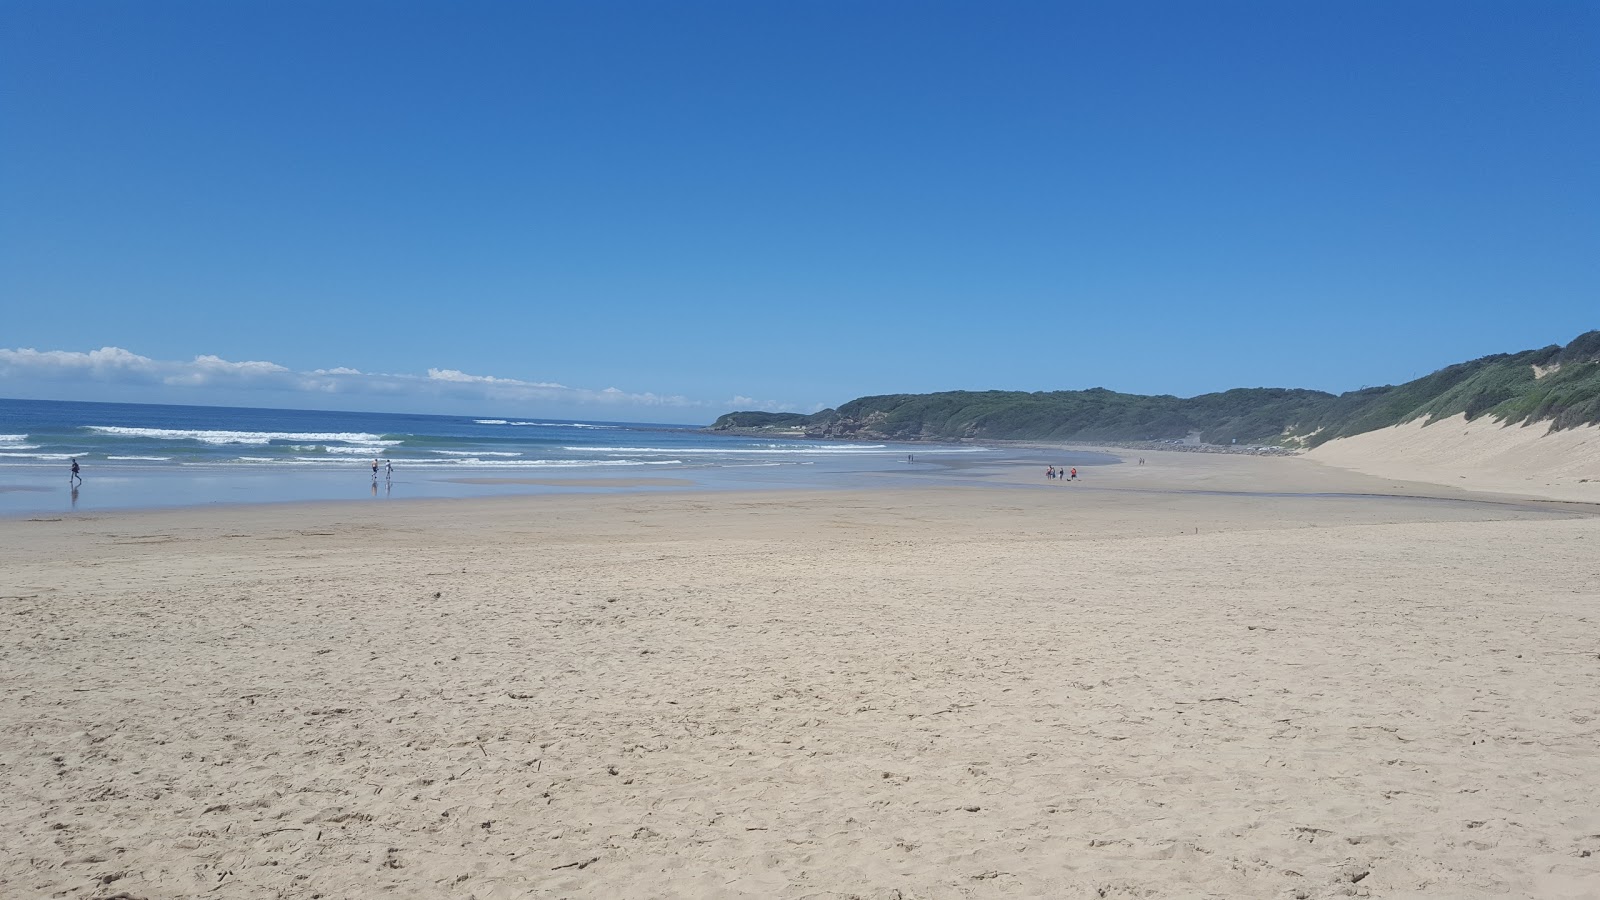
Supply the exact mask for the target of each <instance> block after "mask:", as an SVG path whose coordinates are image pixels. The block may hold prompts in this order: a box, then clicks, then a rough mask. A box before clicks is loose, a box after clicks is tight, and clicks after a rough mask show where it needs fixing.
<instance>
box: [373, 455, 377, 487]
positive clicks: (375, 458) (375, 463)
mask: <svg viewBox="0 0 1600 900" xmlns="http://www.w3.org/2000/svg"><path fill="white" fill-rule="evenodd" d="M372 483H373V484H377V483H378V458H377V457H376V456H374V457H373V458H372Z"/></svg>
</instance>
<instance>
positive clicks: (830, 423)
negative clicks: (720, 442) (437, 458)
mask: <svg viewBox="0 0 1600 900" xmlns="http://www.w3.org/2000/svg"><path fill="white" fill-rule="evenodd" d="M1457 413H1465V414H1466V416H1467V418H1468V419H1476V418H1478V417H1480V416H1485V415H1487V416H1491V417H1492V418H1494V419H1495V420H1497V421H1504V422H1507V423H1536V422H1549V423H1550V427H1551V428H1552V429H1556V430H1559V429H1563V428H1572V427H1576V426H1579V425H1590V424H1600V331H1590V332H1587V333H1585V334H1582V335H1579V336H1578V337H1577V338H1576V339H1575V340H1573V341H1572V342H1571V343H1570V344H1567V345H1566V346H1565V347H1562V346H1558V345H1552V346H1549V347H1545V348H1543V349H1540V350H1527V351H1524V352H1521V353H1514V354H1497V355H1494V356H1486V357H1483V358H1482V359H1476V360H1472V361H1471V362H1464V363H1458V364H1456V365H1453V366H1448V367H1446V368H1443V369H1440V370H1439V371H1437V372H1434V373H1432V374H1430V375H1427V376H1424V377H1422V378H1419V379H1417V380H1415V381H1411V382H1407V383H1405V384H1401V385H1388V386H1384V387H1375V388H1365V389H1363V390H1359V391H1350V392H1348V393H1345V394H1339V395H1334V394H1328V393H1324V392H1322V391H1310V390H1301V389H1294V388H1236V389H1234V390H1230V391H1223V392H1221V393H1215V394H1201V395H1200V396H1197V397H1187V398H1183V397H1173V396H1170V395H1160V396H1145V395H1142V394H1122V393H1117V392H1115V391H1109V390H1106V389H1104V388H1091V389H1090V390H1086V391H1041V392H1035V393H1027V392H1022V391H944V392H940V393H934V394H888V395H883V396H875V397H861V398H859V399H856V400H852V401H850V402H849V403H846V404H844V405H842V406H840V407H839V408H838V409H837V410H824V411H822V412H819V413H815V414H812V415H809V416H807V415H797V414H792V413H764V412H737V413H729V414H727V415H725V416H722V417H721V418H719V419H718V420H717V421H716V423H715V424H714V425H712V426H711V427H712V429H713V430H718V431H774V430H780V429H781V430H785V431H788V432H790V433H794V432H796V431H803V432H804V433H805V434H807V435H808V436H812V437H842V438H876V439H882V440H941V441H953V440H973V439H989V440H1041V441H1045V440H1047V441H1159V440H1173V439H1179V438H1184V437H1186V436H1188V435H1190V434H1193V433H1196V432H1198V433H1199V435H1200V437H1201V440H1203V441H1205V442H1206V443H1212V444H1227V443H1232V442H1234V441H1237V442H1238V443H1240V444H1251V445H1262V444H1274V445H1286V446H1304V447H1310V446H1316V445H1317V444H1320V443H1323V442H1325V441H1328V440H1332V439H1334V438H1338V437H1346V436H1349V435H1353V434H1360V433H1362V432H1365V431H1372V430H1375V429H1378V428H1384V427H1387V426H1390V425H1397V424H1400V423H1402V422H1409V421H1411V420H1413V419H1417V418H1422V417H1426V418H1427V420H1428V421H1429V422H1432V421H1435V420H1437V419H1442V418H1447V417H1449V416H1453V415H1456V414H1457Z"/></svg>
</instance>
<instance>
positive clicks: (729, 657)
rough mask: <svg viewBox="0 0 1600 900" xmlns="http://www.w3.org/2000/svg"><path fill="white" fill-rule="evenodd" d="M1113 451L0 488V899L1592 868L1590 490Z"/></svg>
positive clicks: (1515, 891)
mask: <svg viewBox="0 0 1600 900" xmlns="http://www.w3.org/2000/svg"><path fill="white" fill-rule="evenodd" d="M1147 458H1148V459H1150V461H1151V462H1150V464H1149V465H1146V466H1133V465H1124V466H1119V467H1115V468H1113V469H1095V470H1089V471H1086V472H1085V474H1086V476H1087V477H1088V480H1087V481H1085V482H1084V483H1081V484H1060V483H1054V484H1052V483H1046V482H1044V480H1043V479H1042V478H1039V477H1038V476H1037V473H1034V472H1033V471H1032V467H1031V466H1030V467H1028V469H1027V470H1026V471H1022V470H1019V471H1018V472H1017V473H1015V474H1014V475H1012V476H1008V477H1009V480H1010V481H1012V482H1014V483H1006V482H1007V478H1006V477H1002V478H1000V479H997V481H998V482H999V483H997V484H996V485H995V486H994V487H991V488H962V489H940V488H908V489H905V490H897V491H886V492H874V493H862V492H837V493H798V492H796V493H780V492H770V493H760V494H752V493H740V494H733V493H725V494H672V495H650V496H616V495H608V496H577V497H575V496H561V497H527V498H515V499H505V500H489V501H484V500H472V501H429V502H417V503H410V504H405V503H395V504H385V505H383V506H382V507H381V508H379V507H377V506H374V505H372V504H365V505H362V504H344V505H307V506H287V507H245V508H233V509H206V510H191V511H170V512H149V513H129V514H117V515H104V516H97V517H74V518H61V519H38V520H9V521H0V548H3V550H0V553H3V561H4V567H3V569H0V572H3V576H0V596H3V599H0V683H3V684H4V686H5V691H4V694H3V697H0V725H3V726H4V727H3V729H0V779H3V784H4V786H5V797H6V803H5V804H4V807H3V809H0V817H3V820H0V896H4V897H7V898H11V897H21V898H33V897H82V898H89V897H100V898H105V897H112V896H123V897H137V898H167V897H216V898H260V897H293V898H313V897H326V898H346V897H372V896H394V897H445V898H468V897H475V898H484V900H487V898H511V897H734V896H754V897H794V898H799V897H840V898H843V897H866V898H891V897H899V898H935V897H938V898H944V897H949V898H957V897H979V898H981V897H1229V898H1237V897H1307V898H1322V897H1343V896H1372V897H1440V898H1490V897H1497V898H1498V897H1508V896H1509V897H1595V896H1600V805H1597V804H1596V802H1595V798H1596V797H1597V796H1600V752H1597V746H1600V608H1597V605H1600V518H1597V517H1596V516H1595V515H1593V514H1592V513H1591V512H1589V511H1585V510H1582V509H1580V508H1579V507H1574V506H1570V505H1569V506H1567V507H1564V508H1563V507H1561V506H1559V505H1555V504H1551V505H1540V504H1533V503H1479V502H1457V501H1448V500H1421V499H1406V498H1388V497H1381V496H1362V497H1305V496H1255V495H1249V494H1240V493H1234V492H1236V491H1239V490H1245V489H1252V488H1253V489H1261V490H1267V491H1289V490H1293V489H1295V488H1296V487H1299V488H1303V489H1309V490H1317V491H1328V490H1344V491H1352V492H1361V493H1382V492H1399V493H1417V492H1418V491H1417V490H1416V489H1415V487H1414V486H1410V485H1401V486H1400V488H1399V489H1398V491H1397V489H1396V488H1395V487H1394V486H1393V483H1391V482H1387V481H1382V482H1380V481H1377V480H1373V479H1366V478H1363V477H1361V476H1357V475H1352V474H1350V473H1346V472H1341V471H1338V470H1335V469H1329V468H1326V467H1320V466H1315V465H1312V464H1310V463H1307V462H1306V461H1304V460H1293V459H1290V460H1265V459H1239V458H1213V457H1205V456H1201V455H1196V454H1177V453H1173V454H1147Z"/></svg>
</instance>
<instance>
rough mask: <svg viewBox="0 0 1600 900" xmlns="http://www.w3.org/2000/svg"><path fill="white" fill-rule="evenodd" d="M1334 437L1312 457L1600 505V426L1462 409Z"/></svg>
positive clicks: (1371, 470) (1382, 473) (1372, 471)
mask: <svg viewBox="0 0 1600 900" xmlns="http://www.w3.org/2000/svg"><path fill="white" fill-rule="evenodd" d="M1425 421H1426V420H1425V419H1416V420H1413V421H1411V422H1406V423H1404V424H1401V425H1396V426H1394V427H1392V428H1382V429H1379V430H1377V431H1369V432H1367V433H1366V434H1358V435H1355V436H1354V437H1347V438H1339V439H1338V440H1333V441H1329V442H1327V443H1326V444H1323V445H1322V446H1320V447H1317V448H1316V449H1314V450H1311V451H1309V452H1307V453H1306V456H1307V457H1308V458H1310V459H1313V460H1316V461H1318V462H1322V463H1326V464H1328V465H1331V466H1338V467H1340V468H1345V469H1351V470H1354V471H1357V472H1363V473H1365V474H1368V475H1376V476H1379V477H1382V478H1400V479H1405V480H1408V481H1425V482H1431V483H1434V484H1447V485H1453V486H1456V487H1463V488H1468V489H1470V490H1475V491H1492V492H1498V493H1508V494H1522V495H1525V496H1531V497H1546V498H1549V499H1552V500H1577V501H1584V502H1589V503H1600V426H1587V427H1583V428H1571V429H1567V430H1565V431H1550V425H1549V423H1548V422H1540V423H1537V424H1533V425H1502V424H1501V423H1499V422H1496V421H1492V420H1491V419H1490V418H1489V417H1487V416H1481V417H1479V418H1478V419H1476V420H1475V421H1472V422H1468V421H1467V419H1466V416H1465V415H1456V416H1452V417H1450V418H1448V419H1441V420H1439V421H1437V422H1435V423H1433V424H1432V425H1424V424H1423V423H1424V422H1425Z"/></svg>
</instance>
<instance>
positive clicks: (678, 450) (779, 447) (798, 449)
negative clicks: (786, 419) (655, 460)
mask: <svg viewBox="0 0 1600 900" xmlns="http://www.w3.org/2000/svg"><path fill="white" fill-rule="evenodd" d="M561 449H563V450H572V451H576V452H588V453H637V454H643V455H653V454H661V453H671V454H682V453H694V454H702V453H703V454H705V455H707V456H723V455H725V454H760V455H762V456H772V455H774V454H784V455H789V456H806V455H820V456H841V455H858V456H859V455H865V454H868V453H883V452H885V451H888V452H891V453H899V452H900V451H898V450H890V448H888V447H886V446H884V445H883V444H830V445H826V446H815V447H813V446H796V445H788V444H767V445H766V446H763V447H692V448H688V447H562V448H561ZM918 452H921V451H920V450H919V451H918Z"/></svg>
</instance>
